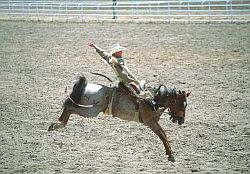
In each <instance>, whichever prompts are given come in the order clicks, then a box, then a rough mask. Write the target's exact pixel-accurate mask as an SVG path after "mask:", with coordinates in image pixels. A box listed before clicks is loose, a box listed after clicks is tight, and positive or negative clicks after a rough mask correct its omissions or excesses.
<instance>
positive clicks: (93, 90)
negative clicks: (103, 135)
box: [74, 83, 110, 117]
mask: <svg viewBox="0 0 250 174" xmlns="http://www.w3.org/2000/svg"><path fill="white" fill-rule="evenodd" d="M109 93H110V88H109V87H107V86H105V85H99V84H93V83H88V84H87V85H86V87H85V89H84V91H83V93H82V96H81V100H80V103H79V105H81V107H78V108H75V109H74V111H75V114H78V115H81V116H84V117H96V116H97V115H98V114H99V113H100V112H103V111H104V109H105V107H106V106H107V104H108V103H107V102H108V101H107V100H108V96H109Z"/></svg>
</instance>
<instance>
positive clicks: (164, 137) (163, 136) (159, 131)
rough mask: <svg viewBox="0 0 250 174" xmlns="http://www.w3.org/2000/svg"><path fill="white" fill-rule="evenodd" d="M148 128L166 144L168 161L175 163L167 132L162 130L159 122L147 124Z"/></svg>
mask: <svg viewBox="0 0 250 174" xmlns="http://www.w3.org/2000/svg"><path fill="white" fill-rule="evenodd" d="M147 126H148V127H149V128H150V129H151V130H152V131H153V132H154V133H155V134H156V135H158V136H159V138H160V139H161V141H162V142H163V144H164V147H165V150H166V154H167V155H168V160H169V161H172V162H174V161H175V160H174V157H173V152H172V150H171V147H170V144H169V142H168V140H167V135H166V133H165V131H164V130H163V129H162V128H161V126H160V124H159V123H158V122H155V121H152V122H149V123H147Z"/></svg>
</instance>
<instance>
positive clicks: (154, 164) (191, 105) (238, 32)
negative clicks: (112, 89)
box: [0, 21, 250, 174]
mask: <svg viewBox="0 0 250 174" xmlns="http://www.w3.org/2000/svg"><path fill="white" fill-rule="evenodd" d="M88 41H92V42H95V43H96V44H97V45H99V46H101V47H102V48H104V49H106V50H109V46H110V45H112V44H113V43H116V42H119V43H120V44H122V45H124V46H126V47H127V51H126V52H125V53H124V57H125V58H126V59H127V64H128V66H129V68H130V70H131V71H132V72H133V73H134V74H135V75H136V76H137V77H138V78H139V79H146V80H147V81H148V86H151V87H154V86H157V85H159V84H161V83H164V84H166V85H167V86H168V87H176V88H177V89H181V90H186V91H191V92H192V94H191V95H190V97H189V98H188V107H187V114H186V121H185V124H184V125H183V126H181V127H180V126H178V125H177V124H173V123H172V122H171V121H170V120H169V115H168V114H167V113H164V114H163V115H162V117H161V120H160V124H161V125H162V126H163V128H164V129H165V130H166V132H167V135H168V137H169V139H170V143H171V146H172V149H173V151H174V155H175V158H176V162H175V163H172V162H169V161H168V160H167V156H166V155H165V151H164V147H163V144H162V143H161V141H160V140H159V139H158V137H157V136H156V135H155V134H154V133H153V132H152V131H151V130H150V129H148V128H147V127H145V126H144V125H142V124H138V123H134V122H126V121H123V120H120V119H118V118H113V117H111V116H108V117H102V116H101V117H99V118H92V119H91V118H83V117H80V116H77V115H73V116H72V117H70V120H69V123H68V125H67V126H66V127H65V128H64V129H61V130H56V131H50V132H48V131H47V129H48V127H49V125H50V124H51V123H52V122H55V121H57V119H58V117H59V116H60V114H61V111H62V103H63V101H64V99H65V97H66V96H65V94H64V89H65V87H66V86H72V84H73V82H74V80H75V79H76V77H77V76H78V75H80V74H84V75H85V76H86V77H87V79H88V81H89V82H94V83H102V84H106V85H109V82H108V81H107V80H106V79H104V78H103V77H97V76H95V75H92V74H91V73H90V72H98V73H103V74H106V75H107V76H108V77H110V78H112V79H115V77H114V73H113V72H112V70H111V68H110V67H109V66H108V65H106V64H104V62H102V61H101V60H100V58H99V56H98V55H97V53H96V52H95V51H94V50H93V49H91V48H89V47H87V42H88ZM249 48H250V25H249V24H210V25H209V24H145V23H144V24H143V23H141V24H136V23H42V22H25V21H19V22H17V21H0V89H1V90H0V95H1V99H0V100H1V103H0V109H1V117H0V157H1V158H0V173H3V174H10V173H30V174H34V173H41V174H44V173H50V174H51V173H65V174H68V173H79V174H80V173H81V174H82V173H128V174H130V173H150V174H151V173H157V174H159V173H168V174H171V173H176V174H179V173H185V174H188V173H199V174H214V173H223V174H224V173H228V174H235V173H236V174H237V173H245V174H248V173H249V172H250V146H249V144H250V126H249V113H250V109H249V100H250V96H249V87H250V62H249V60H250V49H249Z"/></svg>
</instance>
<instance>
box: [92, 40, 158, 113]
mask: <svg viewBox="0 0 250 174" xmlns="http://www.w3.org/2000/svg"><path fill="white" fill-rule="evenodd" d="M88 46H90V47H93V48H95V49H96V52H97V53H98V54H99V55H100V56H101V57H102V58H103V59H104V60H105V61H106V62H107V63H108V64H110V65H111V67H112V68H113V70H114V72H115V74H116V76H117V77H118V80H119V81H120V82H122V83H123V85H124V86H125V87H126V88H127V89H129V91H130V92H132V93H133V94H134V95H135V96H136V97H137V98H138V99H143V100H145V101H147V102H148V103H149V104H150V105H151V107H152V109H153V110H155V111H156V110H157V109H158V105H157V104H156V103H155V102H154V101H153V98H154V97H153V95H152V94H151V93H150V92H149V91H147V90H145V89H144V88H143V87H142V86H141V84H140V82H139V81H138V80H137V78H136V77H135V76H134V75H133V74H132V73H131V72H130V71H129V69H128V67H127V64H126V62H125V60H124V59H123V58H122V53H123V51H124V50H126V48H125V47H122V46H121V45H120V44H118V43H116V44H114V45H112V46H111V52H110V54H109V53H108V52H106V51H105V50H103V49H102V48H100V47H98V46H97V45H95V44H93V43H91V42H90V43H88Z"/></svg>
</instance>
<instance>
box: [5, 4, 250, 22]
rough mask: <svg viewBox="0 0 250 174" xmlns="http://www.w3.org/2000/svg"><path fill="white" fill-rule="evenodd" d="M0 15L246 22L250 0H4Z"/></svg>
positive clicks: (48, 17) (38, 18)
mask: <svg viewBox="0 0 250 174" xmlns="http://www.w3.org/2000/svg"><path fill="white" fill-rule="evenodd" d="M0 18H7V19H25V20H27V19H33V20H46V19H47V20H52V21H54V20H67V21H68V20H75V21H84V20H115V21H119V20H133V21H141V20H143V21H166V22H249V21H250V0H244V1H240V0H180V1H177V0H172V1H115V0H113V1H112V0H110V1H98V2H94V1H73V0H72V1H69V0H68V1H59V0H54V1H53V0H52V1H41V0H37V1H35V0H33V1H30V0H8V1H7V0H6V1H4V0H3V1H0Z"/></svg>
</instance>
